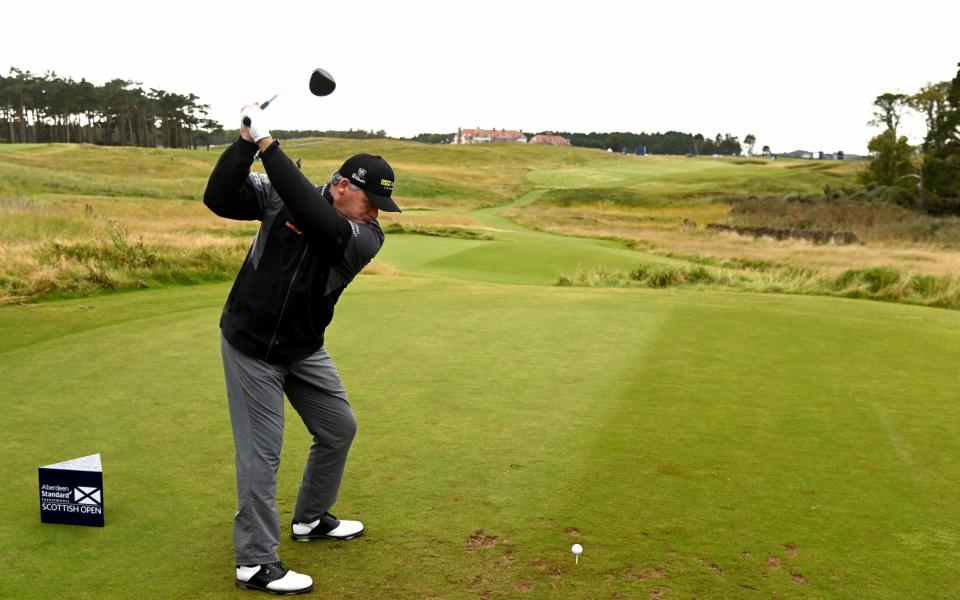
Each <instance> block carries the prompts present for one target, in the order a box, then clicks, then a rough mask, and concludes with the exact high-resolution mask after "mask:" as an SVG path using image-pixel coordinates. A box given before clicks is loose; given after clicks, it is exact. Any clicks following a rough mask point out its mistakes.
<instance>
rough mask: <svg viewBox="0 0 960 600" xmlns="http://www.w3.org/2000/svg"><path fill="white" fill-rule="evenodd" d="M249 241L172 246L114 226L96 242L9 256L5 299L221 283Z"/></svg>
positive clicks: (3, 274) (58, 243) (58, 244)
mask: <svg viewBox="0 0 960 600" xmlns="http://www.w3.org/2000/svg"><path fill="white" fill-rule="evenodd" d="M247 246H248V243H247V242H246V241H237V240H224V242H223V243H219V244H206V245H197V246H189V245H182V246H173V245H164V244H148V243H145V242H144V240H143V238H142V237H138V238H132V237H131V236H130V234H129V232H128V231H127V230H126V228H125V227H123V226H122V225H120V224H118V223H116V222H113V221H111V222H109V223H108V226H107V228H106V230H105V231H103V232H101V233H98V234H97V235H95V236H94V237H93V239H79V240H77V239H75V240H69V241H62V240H49V241H45V242H41V243H38V244H36V245H32V246H21V247H20V249H19V251H10V249H8V250H7V252H5V253H4V258H7V259H8V260H9V262H7V261H5V264H4V265H3V267H2V270H0V301H7V302H9V301H25V300H32V299H37V298H40V297H59V296H80V295H88V294H92V293H96V292H99V291H104V290H122V289H134V288H145V287H150V286H153V285H169V284H194V283H201V282H207V281H222V280H226V279H229V278H230V277H232V276H233V275H235V274H236V271H237V268H238V265H239V264H240V263H241V262H242V260H243V257H244V254H245V252H246V249H247Z"/></svg>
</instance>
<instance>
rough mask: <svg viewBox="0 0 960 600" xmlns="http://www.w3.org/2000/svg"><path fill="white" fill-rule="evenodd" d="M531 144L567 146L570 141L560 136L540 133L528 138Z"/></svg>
mask: <svg viewBox="0 0 960 600" xmlns="http://www.w3.org/2000/svg"><path fill="white" fill-rule="evenodd" d="M529 143H531V144H548V145H550V146H569V145H570V140H568V139H567V138H565V137H563V136H561V135H553V134H549V133H541V134H538V135H535V136H533V137H532V138H530V142H529Z"/></svg>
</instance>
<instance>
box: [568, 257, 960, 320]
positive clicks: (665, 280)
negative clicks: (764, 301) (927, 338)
mask: <svg viewBox="0 0 960 600" xmlns="http://www.w3.org/2000/svg"><path fill="white" fill-rule="evenodd" d="M730 266H731V265H729V264H728V265H727V266H716V267H714V266H707V265H697V264H694V265H690V266H665V265H651V264H644V265H640V266H639V267H637V268H636V269H635V270H633V271H629V272H628V271H619V270H615V269H607V268H602V267H600V268H590V269H581V270H578V271H576V272H574V273H570V274H564V275H561V276H560V278H559V279H558V281H557V285H561V286H583V287H644V288H652V289H664V288H675V287H680V288H702V289H721V290H729V291H746V292H759V293H778V294H808V295H822V296H837V297H843V298H865V299H870V300H882V301H888V302H903V303H907V304H919V305H923V306H933V307H939V308H950V309H958V308H960V278H958V277H949V276H939V277H937V276H931V275H917V274H912V273H904V272H901V271H899V270H897V269H893V268H890V267H869V268H863V269H850V270H847V271H844V272H843V273H841V274H839V275H835V276H831V275H825V274H822V273H819V272H817V271H815V270H813V269H807V268H797V267H784V266H780V267H770V266H769V265H761V266H760V267H759V268H754V267H751V266H750V265H749V264H745V265H743V266H742V268H730Z"/></svg>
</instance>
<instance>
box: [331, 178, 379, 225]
mask: <svg viewBox="0 0 960 600" xmlns="http://www.w3.org/2000/svg"><path fill="white" fill-rule="evenodd" d="M332 195H333V208H334V209H335V210H336V211H337V212H338V213H340V216H342V217H343V218H345V219H347V220H350V221H354V222H356V223H369V222H370V221H372V220H374V219H376V218H377V215H378V214H380V211H379V210H377V207H376V206H374V205H373V203H372V202H370V200H368V199H367V195H366V194H365V193H364V192H363V190H361V189H359V188H357V187H352V186H351V185H350V182H349V181H347V180H346V179H341V180H340V182H339V183H338V184H337V185H336V186H334V188H333V194H332Z"/></svg>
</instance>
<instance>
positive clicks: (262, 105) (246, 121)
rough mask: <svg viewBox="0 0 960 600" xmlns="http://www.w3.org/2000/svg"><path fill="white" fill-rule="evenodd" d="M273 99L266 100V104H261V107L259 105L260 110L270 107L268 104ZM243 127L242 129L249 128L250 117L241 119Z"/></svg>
mask: <svg viewBox="0 0 960 600" xmlns="http://www.w3.org/2000/svg"><path fill="white" fill-rule="evenodd" d="M276 97H277V96H274V97H273V98H276ZM273 98H270V99H269V100H267V101H266V102H264V103H263V104H261V105H260V110H263V109H265V108H266V107H268V106H270V103H271V102H273ZM243 126H244V127H250V117H244V118H243Z"/></svg>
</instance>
